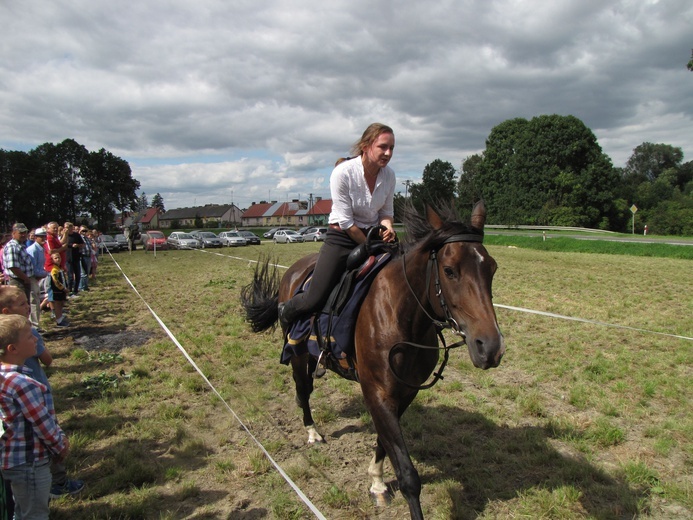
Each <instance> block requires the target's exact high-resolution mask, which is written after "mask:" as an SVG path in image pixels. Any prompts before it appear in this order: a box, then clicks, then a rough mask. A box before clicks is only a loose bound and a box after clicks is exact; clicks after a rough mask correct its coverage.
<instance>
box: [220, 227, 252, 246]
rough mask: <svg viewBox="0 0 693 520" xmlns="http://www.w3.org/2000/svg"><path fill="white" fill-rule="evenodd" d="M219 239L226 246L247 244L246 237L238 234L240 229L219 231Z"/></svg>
mask: <svg viewBox="0 0 693 520" xmlns="http://www.w3.org/2000/svg"><path fill="white" fill-rule="evenodd" d="M219 240H221V243H222V244H224V245H225V246H229V247H231V246H245V245H247V242H246V240H245V238H243V237H242V236H241V235H239V234H238V231H222V232H221V233H219Z"/></svg>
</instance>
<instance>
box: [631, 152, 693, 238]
mask: <svg viewBox="0 0 693 520" xmlns="http://www.w3.org/2000/svg"><path fill="white" fill-rule="evenodd" d="M622 178H623V188H622V193H623V195H624V197H625V198H627V199H628V201H629V205H630V204H635V205H636V206H637V207H638V210H639V211H638V215H639V218H638V219H637V221H636V228H638V227H639V228H640V229H638V231H641V230H642V227H643V226H644V225H645V224H647V226H648V228H649V231H650V232H651V233H655V234H667V235H680V234H689V233H690V232H691V230H692V229H693V162H691V161H689V162H687V163H683V151H682V150H681V148H678V147H675V146H671V145H668V144H662V143H659V144H653V143H642V144H641V145H639V146H638V147H636V148H635V149H634V150H633V154H632V155H631V157H630V158H629V159H628V162H627V164H626V167H625V168H624V169H623V172H622Z"/></svg>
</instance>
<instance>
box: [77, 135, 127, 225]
mask: <svg viewBox="0 0 693 520" xmlns="http://www.w3.org/2000/svg"><path fill="white" fill-rule="evenodd" d="M139 187H140V183H139V181H137V180H136V179H133V178H132V171H131V170H130V165H129V164H128V163H127V161H125V160H124V159H121V158H120V157H117V156H115V155H113V154H112V153H111V152H109V151H107V150H105V149H103V148H102V149H101V150H99V151H98V152H92V153H91V154H89V167H88V168H87V169H86V171H85V174H84V178H83V182H82V190H81V195H82V199H81V202H82V204H83V207H84V209H85V210H86V211H88V212H89V214H90V215H91V216H92V217H93V218H95V219H96V220H97V221H98V225H99V226H100V227H101V228H102V229H107V228H108V226H110V224H111V222H113V214H114V212H115V210H118V211H119V212H121V213H122V212H124V211H126V210H134V209H135V208H136V207H137V194H136V191H137V189H139Z"/></svg>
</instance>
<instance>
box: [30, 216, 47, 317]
mask: <svg viewBox="0 0 693 520" xmlns="http://www.w3.org/2000/svg"><path fill="white" fill-rule="evenodd" d="M46 236H47V233H46V230H45V229H43V228H38V229H37V230H36V231H34V243H33V244H31V245H30V246H29V247H27V249H26V252H27V253H29V256H30V257H31V261H32V263H33V265H34V276H33V277H32V278H31V299H30V305H31V314H30V316H29V321H31V324H32V325H33V326H34V327H36V328H39V323H40V320H41V285H43V283H44V282H43V281H44V279H45V278H46V275H48V273H47V272H46V270H45V265H46V253H45V250H44V244H45V242H46ZM44 288H45V286H44Z"/></svg>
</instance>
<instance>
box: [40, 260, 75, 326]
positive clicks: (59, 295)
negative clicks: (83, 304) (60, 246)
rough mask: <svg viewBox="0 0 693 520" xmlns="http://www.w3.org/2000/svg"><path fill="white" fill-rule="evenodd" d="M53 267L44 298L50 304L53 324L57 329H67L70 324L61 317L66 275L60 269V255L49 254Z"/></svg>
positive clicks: (64, 298) (65, 290) (65, 297)
mask: <svg viewBox="0 0 693 520" xmlns="http://www.w3.org/2000/svg"><path fill="white" fill-rule="evenodd" d="M51 260H52V261H53V267H52V268H51V278H50V281H49V282H47V283H46V298H47V299H48V301H49V302H50V306H51V308H52V309H53V315H54V316H55V323H56V325H57V326H58V327H69V326H70V322H69V321H67V320H66V319H65V316H64V315H63V307H64V306H65V300H66V299H67V294H68V290H67V274H66V273H65V270H64V269H63V268H62V267H60V261H61V258H60V253H51Z"/></svg>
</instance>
